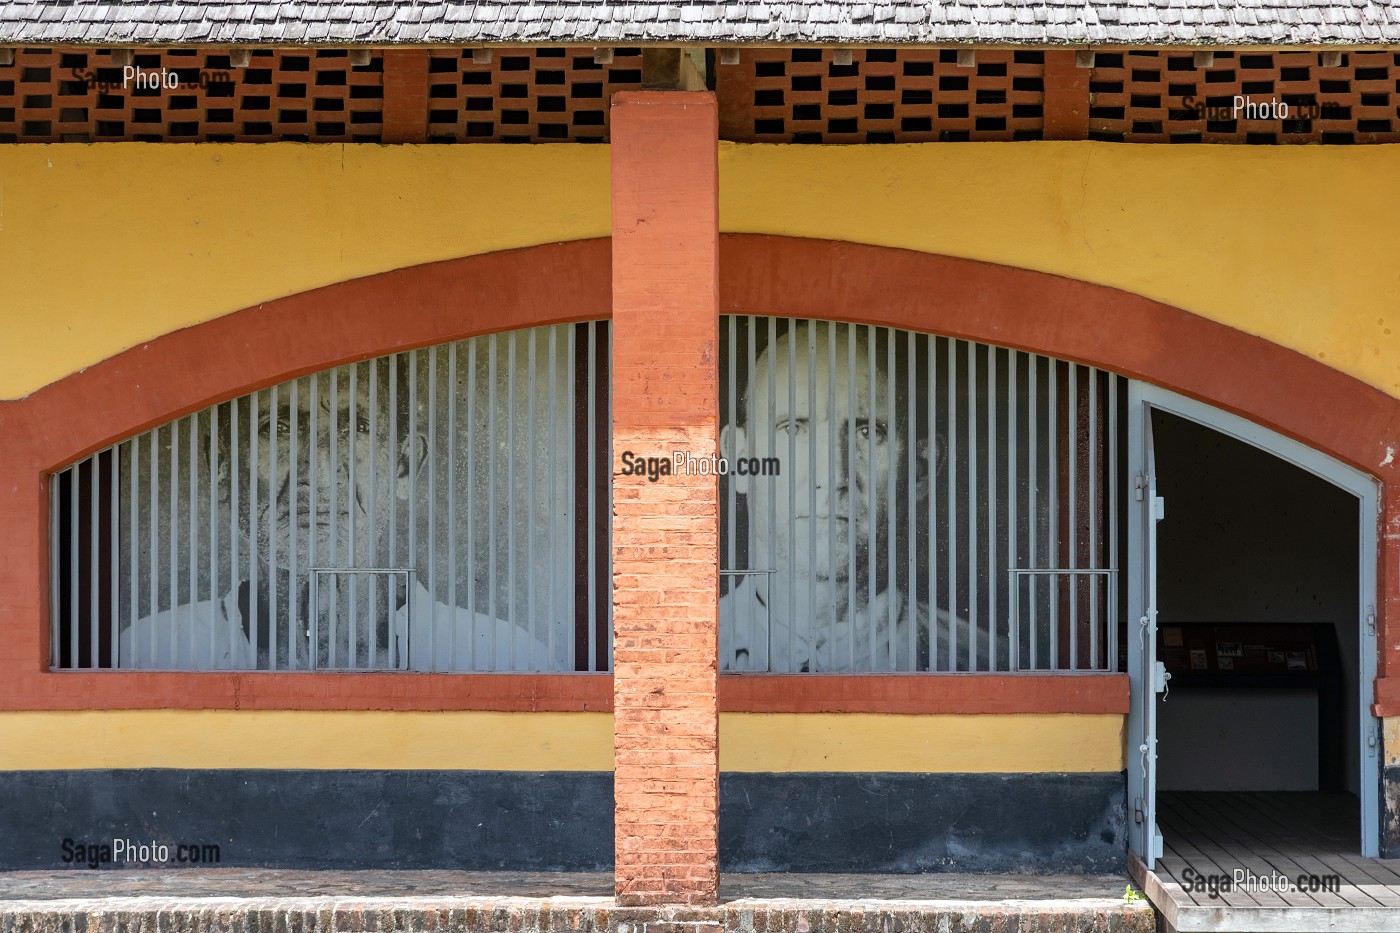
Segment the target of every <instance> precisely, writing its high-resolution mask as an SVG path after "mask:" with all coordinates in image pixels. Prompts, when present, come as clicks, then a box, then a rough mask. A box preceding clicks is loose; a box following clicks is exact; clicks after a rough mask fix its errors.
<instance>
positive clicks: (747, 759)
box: [719, 713, 1125, 774]
mask: <svg viewBox="0 0 1400 933" xmlns="http://www.w3.org/2000/svg"><path fill="white" fill-rule="evenodd" d="M1124 721H1125V717H1123V716H1122V715H1119V714H1117V713H1108V714H1074V713H1015V714H1005V715H975V716H974V715H931V716H891V715H878V714H866V713H847V714H841V713H824V714H803V713H791V714H790V713H729V714H725V715H723V716H721V717H720V755H719V764H720V768H721V770H724V771H768V772H773V771H778V772H781V771H835V772H873V771H906V772H931V773H958V772H961V773H988V774H992V773H1008V774H1009V773H1018V772H1021V773H1034V772H1058V771H1075V772H1086V771H1121V770H1123V728H1124Z"/></svg>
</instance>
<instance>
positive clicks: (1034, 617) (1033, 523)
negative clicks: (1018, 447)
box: [1017, 353, 1040, 670]
mask: <svg viewBox="0 0 1400 933" xmlns="http://www.w3.org/2000/svg"><path fill="white" fill-rule="evenodd" d="M1039 390H1040V357H1039V356H1037V355H1036V354H1034V353H1027V354H1026V392H1027V403H1026V418H1027V421H1028V423H1027V425H1026V459H1027V469H1028V482H1027V485H1028V487H1029V488H1028V489H1027V490H1026V495H1027V498H1028V499H1029V500H1030V501H1029V502H1028V503H1027V505H1028V508H1027V511H1026V516H1027V521H1026V545H1027V550H1028V552H1029V553H1028V555H1027V559H1026V566H1027V568H1028V569H1034V568H1035V567H1036V560H1037V553H1036V552H1037V550H1038V548H1037V543H1038V542H1039V540H1040V510H1039V508H1038V506H1039V504H1040V502H1039V500H1040V471H1039V470H1038V469H1037V467H1038V464H1037V461H1038V460H1039V459H1040V458H1039V453H1040V425H1039V421H1040V400H1039V398H1038V397H1037V396H1038V395H1039V394H1040V392H1039ZM1026 579H1027V584H1026V590H1027V592H1028V594H1029V596H1030V604H1031V612H1030V616H1031V619H1030V656H1031V657H1030V662H1031V670H1039V667H1040V657H1039V652H1038V651H1037V648H1038V643H1039V641H1040V631H1039V628H1038V627H1039V625H1040V619H1039V612H1038V611H1037V610H1038V608H1039V596H1040V594H1039V591H1038V590H1037V584H1036V580H1035V578H1034V577H1027V578H1026ZM1019 586H1020V584H1019V581H1018V584H1017V592H1018V594H1019V592H1020V590H1019ZM1018 598H1019V596H1018Z"/></svg>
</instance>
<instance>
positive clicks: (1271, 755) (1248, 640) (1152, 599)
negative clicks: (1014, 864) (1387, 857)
mask: <svg viewBox="0 0 1400 933" xmlns="http://www.w3.org/2000/svg"><path fill="white" fill-rule="evenodd" d="M1131 396H1132V401H1130V404H1129V410H1130V412H1131V415H1130V417H1132V418H1135V419H1138V423H1137V424H1136V425H1134V428H1135V429H1134V430H1133V431H1132V432H1131V433H1132V434H1133V435H1134V440H1133V441H1132V442H1131V443H1133V444H1134V445H1135V446H1136V448H1137V452H1138V457H1137V458H1136V460H1137V462H1136V464H1135V470H1136V471H1137V473H1136V476H1137V477H1138V481H1137V485H1138V488H1139V489H1140V490H1141V492H1142V493H1143V495H1139V496H1137V497H1136V498H1137V499H1138V501H1139V502H1141V503H1142V505H1143V507H1142V508H1140V509H1139V511H1138V514H1137V516H1136V518H1137V520H1136V522H1135V527H1136V531H1135V532H1134V533H1133V534H1131V535H1130V542H1131V545H1132V546H1134V547H1135V548H1136V549H1137V553H1135V554H1133V555H1130V559H1129V562H1128V564H1129V566H1130V567H1131V568H1133V570H1134V571H1135V573H1136V574H1137V577H1136V579H1135V580H1130V590H1132V596H1131V597H1130V598H1131V599H1132V600H1133V601H1134V607H1135V608H1134V612H1133V617H1136V616H1137V615H1138V613H1139V612H1140V613H1141V615H1142V620H1141V626H1140V627H1141V629H1142V631H1141V632H1140V633H1137V634H1138V636H1139V637H1138V638H1135V639H1133V641H1134V642H1137V644H1133V642H1130V654H1134V655H1136V657H1135V658H1130V664H1129V668H1130V671H1132V672H1133V679H1134V686H1133V704H1134V711H1133V717H1132V720H1133V721H1132V723H1130V730H1131V735H1132V742H1133V745H1132V747H1133V748H1134V749H1136V750H1139V751H1140V755H1138V756H1130V758H1129V762H1130V765H1129V772H1130V773H1129V786H1130V793H1131V794H1132V795H1133V797H1134V803H1135V809H1136V812H1137V815H1138V820H1139V823H1140V824H1141V832H1140V833H1139V834H1138V835H1137V836H1136V837H1135V840H1134V841H1135V843H1136V844H1135V845H1134V851H1136V852H1138V853H1139V855H1140V856H1143V858H1144V861H1145V863H1146V864H1147V866H1148V867H1150V866H1151V864H1152V862H1153V860H1154V858H1155V857H1162V856H1164V855H1165V856H1166V857H1167V858H1168V860H1170V859H1171V856H1172V854H1173V844H1174V841H1175V842H1176V843H1178V844H1180V845H1184V846H1186V847H1190V846H1192V845H1193V843H1202V842H1204V843H1208V844H1209V845H1210V846H1213V847H1216V848H1219V847H1222V846H1225V847H1228V846H1229V844H1231V843H1233V842H1235V841H1244V842H1248V841H1250V840H1252V841H1253V842H1254V843H1258V844H1260V845H1263V844H1264V843H1265V840H1266V839H1278V838H1280V834H1283V836H1286V837H1289V838H1293V839H1295V840H1301V838H1302V835H1303V828H1304V827H1305V826H1306V827H1307V832H1309V833H1314V834H1315V835H1317V845H1319V846H1321V845H1326V846H1330V847H1333V848H1336V849H1337V851H1345V852H1350V853H1352V854H1353V855H1372V856H1373V855H1375V854H1376V848H1377V844H1378V838H1377V830H1378V820H1377V803H1378V801H1377V799H1376V787H1377V782H1378V780H1379V778H1378V774H1377V767H1378V761H1377V757H1376V749H1375V747H1374V744H1373V743H1374V740H1375V720H1374V718H1373V717H1372V716H1371V715H1370V710H1369V692H1370V685H1371V681H1372V678H1373V677H1374V670H1375V645H1374V634H1373V626H1374V614H1373V611H1372V607H1373V605H1374V579H1375V553H1376V552H1375V547H1376V541H1375V534H1376V522H1375V514H1376V512H1375V508H1376V499H1375V495H1376V493H1375V485H1374V482H1373V481H1372V480H1371V479H1370V478H1369V477H1366V476H1364V475H1363V474H1361V473H1359V472H1358V471H1355V470H1353V469H1351V468H1350V467H1347V466H1345V465H1343V464H1340V463H1338V462H1336V461H1333V460H1331V459H1330V458H1328V457H1326V456H1323V455H1321V454H1319V453H1318V452H1316V451H1314V450H1311V449H1309V448H1307V447H1305V446H1304V445H1302V444H1299V443H1297V442H1295V441H1292V440H1289V439H1287V438H1284V437H1282V436H1280V435H1277V434H1275V433H1273V432H1271V431H1268V430H1265V429H1263V428H1260V427H1259V426H1257V425H1254V424H1252V423H1250V422H1247V421H1244V420H1243V419H1240V418H1238V417H1236V416H1233V415H1229V414H1227V413H1225V412H1222V411H1220V410H1218V409H1214V408H1212V407H1210V406H1207V405H1203V404H1201V403H1199V402H1195V401H1192V400H1189V399H1185V398H1182V397H1180V396H1176V395H1174V394H1172V393H1169V392H1165V391H1163V390H1160V389H1156V388H1154V387H1151V386H1144V385H1142V384H1135V385H1134V386H1133V387H1132V391H1131ZM1132 649H1135V650H1132ZM1134 759H1137V760H1134ZM1135 765H1136V766H1137V767H1134V766H1135ZM1289 814H1292V816H1289ZM1158 830H1160V836H1157V835H1156V831H1158ZM1176 854H1177V855H1178V856H1179V855H1180V852H1179V851H1178V852H1177V853H1176ZM1197 854H1198V855H1199V854H1200V853H1199V851H1198V852H1197Z"/></svg>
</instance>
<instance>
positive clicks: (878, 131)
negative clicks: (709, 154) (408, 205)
mask: <svg viewBox="0 0 1400 933" xmlns="http://www.w3.org/2000/svg"><path fill="white" fill-rule="evenodd" d="M233 54H234V53H232V52H230V51H229V50H228V49H176V50H170V49H167V50H159V49H149V50H139V49H138V50H135V51H131V52H119V51H113V50H110V49H83V48H68V49H56V48H19V49H15V50H14V55H13V61H10V62H8V63H6V64H2V65H0V143H4V142H24V143H54V142H129V141H145V142H278V141H305V142H365V143H378V142H385V141H389V142H434V143H471V142H491V143H495V142H522V143H537V142H606V141H607V140H608V138H609V126H608V119H609V116H608V113H609V111H608V105H609V102H610V99H611V97H612V95H613V94H614V93H615V92H617V91H623V90H634V89H637V88H640V87H641V80H642V56H641V52H640V50H639V49H635V48H618V49H612V50H611V51H610V52H608V51H606V50H605V51H604V52H603V53H602V54H596V53H595V51H594V50H593V49H592V48H587V49H583V48H537V49H530V48H519V49H506V48H502V49H493V50H491V52H490V53H489V54H483V53H482V52H481V51H480V50H477V51H473V50H471V49H461V48H443V49H419V50H402V51H397V52H392V53H388V54H385V53H383V52H381V51H378V50H374V51H370V52H369V53H368V55H367V58H364V57H361V56H354V57H352V55H351V53H350V52H348V51H346V50H345V49H301V50H296V49H280V50H268V49H251V50H249V51H248V56H249V57H248V60H247V64H246V66H243V65H241V64H240V65H239V66H235V65H234V64H233V58H232V56H233ZM1066 55H1069V56H1073V53H1072V52H1066V51H1064V50H1056V51H1045V52H1042V51H1026V50H1021V51H1016V50H988V49H978V50H975V51H972V52H968V51H964V52H962V53H959V52H958V51H957V50H954V49H843V50H839V51H838V50H835V49H812V48H802V49H744V50H741V51H740V52H739V53H738V60H737V62H733V63H729V64H725V63H724V59H725V58H727V57H728V56H726V55H722V54H718V53H717V54H715V55H714V56H713V59H712V60H713V61H714V80H715V83H716V91H717V93H718V96H719V101H720V134H721V136H722V138H724V139H728V140H734V141H737V142H774V143H884V142H897V143H912V142H961V141H972V142H980V141H1015V140H1035V139H1046V138H1056V139H1072V138H1084V137H1085V136H1086V135H1087V138H1090V139H1097V140H1105V141H1113V142H1135V143H1167V142H1208V143H1259V144H1299V143H1328V144H1346V143H1392V142H1400V52H1395V51H1351V52H1340V53H1324V52H1315V51H1314V52H1301V51H1257V52H1256V51H1237V52H1216V53H1213V54H1207V53H1197V52H1193V51H1191V50H1169V51H1159V50H1150V51H1134V50H1124V51H1100V52H1097V53H1096V54H1095V55H1094V60H1093V67H1092V68H1088V67H1086V68H1084V69H1082V70H1080V69H1077V68H1076V67H1075V66H1074V64H1073V59H1072V58H1071V59H1069V61H1070V64H1069V66H1068V67H1069V74H1071V75H1072V76H1073V80H1071V79H1070V78H1067V77H1066V71H1065V64H1064V61H1065V59H1063V56H1066ZM413 56H421V58H418V59H414V58H413ZM1051 56H1061V58H1057V59H1055V61H1057V62H1060V64H1059V65H1058V66H1054V65H1052V67H1050V68H1047V58H1049V57H1051ZM405 57H407V61H405ZM357 61H358V62H359V64H356V63H355V62H357ZM124 64H130V65H132V66H133V67H135V68H140V69H142V71H143V72H145V73H146V74H155V73H159V72H160V71H161V69H164V70H165V72H166V73H168V74H173V75H174V76H175V77H176V78H178V81H179V84H178V87H174V88H170V87H150V86H148V87H137V86H135V85H134V84H133V83H129V84H128V85H127V86H126V87H123V81H122V78H123V74H122V67H123V65H124ZM1085 64H1086V65H1087V64H1088V63H1087V62H1085ZM386 81H387V86H388V87H389V88H390V89H391V90H393V91H394V94H392V95H391V96H390V98H389V99H387V100H386V96H385V95H386ZM1047 82H1052V83H1051V84H1050V85H1049V86H1047ZM1236 96H1240V97H1248V98H1250V100H1251V101H1252V102H1255V103H1257V104H1261V105H1262V104H1264V103H1265V102H1270V101H1276V102H1280V103H1286V104H1287V105H1288V107H1289V114H1288V116H1287V117H1286V118H1283V119H1279V118H1278V117H1277V116H1275V115H1274V114H1268V115H1264V116H1260V115H1258V114H1257V113H1256V114H1250V113H1248V112H1246V113H1243V114H1238V115H1236V114H1234V113H1232V102H1233V101H1234V98H1235V97H1236ZM1052 97H1053V101H1054V102H1056V106H1055V107H1050V106H1047V100H1049V99H1051V98H1052ZM1085 109H1087V111H1088V120H1087V125H1086V124H1085V123H1084V122H1083V121H1084V118H1083V116H1082V114H1083V113H1084V110H1085ZM1074 112H1078V113H1079V114H1081V116H1080V118H1079V120H1080V122H1079V123H1078V126H1077V128H1074V127H1070V126H1068V125H1067V124H1064V122H1063V120H1064V117H1063V114H1066V113H1074ZM1047 113H1058V114H1061V115H1062V116H1061V117H1060V118H1059V119H1060V121H1061V122H1060V124H1059V125H1057V126H1055V127H1051V126H1049V125H1048V124H1047V122H1046V120H1047V118H1046V114H1047ZM386 120H387V121H388V125H387V126H386Z"/></svg>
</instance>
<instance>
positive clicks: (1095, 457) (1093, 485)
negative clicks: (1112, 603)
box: [1085, 367, 1105, 670]
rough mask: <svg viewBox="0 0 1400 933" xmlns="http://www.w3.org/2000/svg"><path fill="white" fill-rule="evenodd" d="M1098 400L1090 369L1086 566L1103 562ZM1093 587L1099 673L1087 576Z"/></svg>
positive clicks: (1092, 656) (1093, 656) (1092, 658)
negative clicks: (1100, 539) (1087, 554)
mask: <svg viewBox="0 0 1400 933" xmlns="http://www.w3.org/2000/svg"><path fill="white" fill-rule="evenodd" d="M1098 399H1099V371H1098V370H1097V369H1094V368H1092V367H1091V368H1090V369H1089V399H1088V409H1089V412H1088V414H1089V459H1088V467H1087V469H1088V475H1087V476H1086V477H1085V479H1086V480H1087V482H1088V487H1089V488H1088V490H1087V493H1088V499H1089V501H1088V502H1087V503H1086V512H1087V514H1088V516H1089V566H1090V567H1103V566H1105V564H1104V562H1103V559H1102V558H1101V557H1100V556H1099V511H1098V504H1099V503H1098V474H1099V448H1098V444H1099V425H1098V417H1099V412H1098ZM1089 580H1090V582H1091V583H1092V584H1093V588H1092V589H1091V590H1090V592H1089V668H1090V669H1091V670H1099V669H1100V663H1099V580H1100V578H1099V577H1097V576H1094V577H1090V578H1089Z"/></svg>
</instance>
